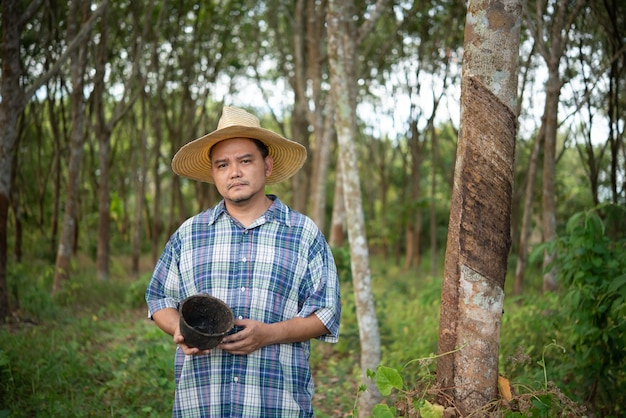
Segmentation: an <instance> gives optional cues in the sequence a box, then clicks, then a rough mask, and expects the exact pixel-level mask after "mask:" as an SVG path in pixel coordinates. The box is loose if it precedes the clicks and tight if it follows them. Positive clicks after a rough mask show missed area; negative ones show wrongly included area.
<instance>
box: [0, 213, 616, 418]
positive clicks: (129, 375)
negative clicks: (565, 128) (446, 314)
mask: <svg viewBox="0 0 626 418" xmlns="http://www.w3.org/2000/svg"><path fill="white" fill-rule="evenodd" d="M594 216H595V215H594V214H593V213H587V214H585V215H584V216H583V215H579V217H577V218H576V219H574V220H573V221H571V224H570V226H569V227H568V234H567V235H566V238H564V239H563V240H561V241H559V243H555V245H558V246H559V247H558V250H559V254H560V256H559V257H558V261H557V262H558V263H561V264H559V268H560V271H561V272H562V274H564V275H566V276H563V277H565V278H564V279H562V281H563V286H564V289H563V291H562V292H561V293H560V294H546V295H541V294H538V293H528V294H526V295H524V296H523V297H517V298H505V307H504V311H505V312H504V315H503V318H502V326H501V341H500V361H499V364H500V375H501V378H500V384H501V388H500V389H501V395H502V396H501V397H500V399H497V400H494V402H493V403H491V404H489V405H485V407H484V408H485V409H481V410H479V411H476V412H475V413H474V414H473V415H472V416H486V415H489V416H501V417H521V416H530V415H531V414H532V416H537V417H565V416H568V417H569V416H572V417H573V416H584V414H585V412H584V408H583V407H582V405H585V406H587V407H588V409H589V411H590V413H592V414H594V413H595V414H598V416H604V417H611V416H614V417H618V416H623V415H624V412H625V411H624V409H623V406H622V405H625V404H626V372H624V370H625V367H624V366H625V363H624V362H625V359H624V351H623V347H624V346H626V337H625V335H626V330H624V326H625V325H624V317H625V316H626V315H625V314H626V312H625V311H624V310H625V309H626V308H625V302H624V300H625V297H626V296H625V293H624V289H625V285H624V283H626V278H624V271H626V257H625V256H624V255H625V254H626V249H625V247H624V244H623V242H615V241H611V240H605V239H604V238H602V237H604V234H603V230H602V227H601V222H600V223H598V220H597V219H596V218H595V217H594ZM341 254H343V253H339V257H338V259H339V264H340V265H339V270H340V271H342V277H343V279H342V283H341V285H342V290H343V293H342V302H343V315H342V323H341V330H340V341H339V343H337V344H326V343H320V342H317V341H314V342H313V345H312V348H313V349H312V353H311V366H312V369H313V374H314V380H315V383H316V392H315V396H314V406H315V408H316V416H317V417H321V418H324V417H349V416H353V415H354V416H355V415H356V413H357V412H358V411H356V409H355V405H356V404H357V402H356V401H357V399H358V397H359V396H360V391H361V390H363V387H364V385H363V383H364V382H363V381H362V378H361V370H360V368H359V333H358V328H357V321H356V309H355V302H354V298H353V293H352V285H351V281H350V280H349V277H348V278H347V277H346V276H348V275H349V260H347V259H346V257H343V256H342V255H341ZM344 255H345V254H344ZM424 259H425V260H427V258H426V257H424ZM346 263H347V264H346ZM73 269H74V270H75V271H73V273H72V276H71V280H70V281H69V282H67V283H66V284H65V286H64V288H63V291H62V292H60V293H59V294H57V295H55V296H54V297H53V296H51V295H50V289H51V285H52V267H50V266H47V265H45V264H42V263H40V262H38V261H37V260H32V262H31V261H29V262H28V263H23V264H15V263H13V264H9V276H8V278H9V280H8V285H9V289H10V293H11V306H12V308H13V311H14V315H13V316H12V317H11V318H10V321H9V322H8V323H7V324H5V325H3V326H2V327H1V328H0V417H9V416H10V417H34V416H37V417H58V416H72V417H94V416H95V417H145V416H151V417H152V416H154V417H160V416H162V417H167V416H170V414H171V412H170V411H171V405H172V402H173V393H174V381H173V350H174V348H173V343H172V341H171V338H170V337H169V336H167V335H165V334H164V333H163V332H161V331H160V330H159V329H158V328H157V327H156V326H155V325H154V324H153V323H151V321H150V320H148V319H147V318H146V308H145V304H144V302H143V292H144V290H145V287H146V285H147V281H148V277H149V276H148V275H149V272H146V273H145V274H144V275H143V276H142V277H141V278H139V279H136V280H131V279H128V278H127V275H126V274H125V273H124V271H125V270H123V269H119V271H118V272H117V273H116V274H112V278H111V280H110V281H108V282H100V281H98V280H96V279H95V274H94V268H93V266H91V265H84V264H81V265H80V266H78V265H77V266H74V267H73ZM371 271H372V286H373V292H374V295H375V304H376V310H377V316H378V318H379V328H380V335H381V346H382V359H381V365H380V366H379V367H378V369H376V370H374V371H367V377H366V378H368V379H374V380H375V381H376V383H377V384H378V387H379V389H380V391H381V393H382V394H383V400H382V402H381V403H380V404H379V405H378V406H377V407H376V409H375V416H376V417H394V416H424V417H440V416H442V415H443V410H442V407H441V406H440V405H438V403H437V402H438V398H439V395H440V394H439V393H437V391H436V389H435V372H436V361H437V356H436V355H435V354H434V353H436V352H437V338H438V325H439V324H438V322H439V300H440V297H441V294H440V292H441V280H440V278H433V277H431V276H430V273H426V272H430V271H431V269H430V266H422V268H420V269H418V270H417V271H411V272H407V271H403V270H402V269H401V267H400V266H396V264H395V263H390V262H389V261H388V260H383V259H381V258H376V257H373V259H372V263H371ZM578 271H583V272H584V274H580V273H577V272H578ZM441 274H442V273H439V275H441ZM533 281H534V283H533ZM537 281H539V282H540V281H541V272H539V271H535V272H534V274H531V275H530V277H528V278H527V286H525V287H527V288H533V287H536V284H537ZM509 282H510V280H509ZM448 412H450V411H448Z"/></svg>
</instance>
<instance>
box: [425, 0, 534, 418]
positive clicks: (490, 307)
mask: <svg viewBox="0 0 626 418" xmlns="http://www.w3.org/2000/svg"><path fill="white" fill-rule="evenodd" d="M521 16H522V1H521V0H500V1H487V0H470V1H469V2H468V5H467V18H466V25H465V35H464V36H465V40H464V45H465V53H464V57H463V71H462V80H461V123H460V130H459V141H458V147H457V154H456V168H455V172H454V185H453V191H452V202H451V210H450V221H449V227H448V241H447V248H446V256H445V266H444V278H443V287H442V297H441V317H440V324H439V347H438V354H439V356H440V357H439V359H438V363H437V387H438V389H440V391H441V392H440V393H441V395H440V399H439V401H440V403H442V404H444V405H450V404H452V406H454V407H455V408H457V409H458V410H459V411H460V413H461V414H462V415H467V414H468V413H469V412H472V411H474V410H477V409H479V408H480V407H482V406H483V405H485V404H487V403H489V402H490V401H492V400H494V399H496V398H497V396H498V387H497V382H498V351H499V343H500V323H501V319H502V308H503V303H504V281H505V276H506V271H507V259H508V254H509V249H510V247H511V232H510V223H511V221H510V217H511V201H512V193H513V178H514V159H515V136H516V131H517V112H516V102H517V66H518V55H519V43H520V26H521Z"/></svg>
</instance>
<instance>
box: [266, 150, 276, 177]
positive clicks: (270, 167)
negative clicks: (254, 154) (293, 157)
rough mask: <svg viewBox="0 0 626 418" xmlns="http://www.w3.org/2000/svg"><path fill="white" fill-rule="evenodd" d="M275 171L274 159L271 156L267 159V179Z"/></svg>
mask: <svg viewBox="0 0 626 418" xmlns="http://www.w3.org/2000/svg"><path fill="white" fill-rule="evenodd" d="M273 169H274V159H273V158H272V156H271V155H268V156H267V157H265V177H269V176H270V174H272V170H273Z"/></svg>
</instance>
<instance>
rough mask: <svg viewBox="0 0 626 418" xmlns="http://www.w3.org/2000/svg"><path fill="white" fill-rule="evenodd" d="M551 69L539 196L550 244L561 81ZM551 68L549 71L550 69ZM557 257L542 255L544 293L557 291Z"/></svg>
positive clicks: (553, 236)
mask: <svg viewBox="0 0 626 418" xmlns="http://www.w3.org/2000/svg"><path fill="white" fill-rule="evenodd" d="M554 64H556V67H554V65H550V64H549V65H548V68H549V72H550V74H549V76H548V82H547V83H546V103H545V107H544V113H543V119H542V120H543V125H544V126H545V134H546V135H545V139H544V147H543V179H542V185H543V189H542V190H543V193H542V226H543V240H544V241H545V242H551V241H554V240H555V239H556V190H555V176H556V133H557V117H558V110H559V96H560V92H561V81H560V75H559V69H558V61H557V62H556V63H554ZM550 67H552V68H550ZM555 257H556V254H555V253H554V252H550V251H549V250H548V249H545V250H544V252H543V268H544V271H545V272H544V275H543V291H544V292H548V291H555V290H556V289H557V288H558V285H557V281H556V268H555V267H550V266H551V265H552V263H553V262H554V259H555Z"/></svg>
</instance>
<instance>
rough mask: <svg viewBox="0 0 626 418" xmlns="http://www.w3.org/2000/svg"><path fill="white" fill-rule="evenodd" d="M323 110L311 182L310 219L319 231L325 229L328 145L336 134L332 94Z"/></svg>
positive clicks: (328, 161)
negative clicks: (323, 115)
mask: <svg viewBox="0 0 626 418" xmlns="http://www.w3.org/2000/svg"><path fill="white" fill-rule="evenodd" d="M326 102H327V104H326V108H325V109H324V112H325V113H326V117H325V118H324V120H325V121H326V123H325V126H324V129H323V130H322V131H321V135H320V136H321V138H320V136H318V134H319V132H320V130H316V136H315V140H316V141H315V144H316V152H315V157H316V158H315V161H314V165H313V176H312V179H313V181H312V182H311V194H312V196H313V199H312V202H311V219H313V221H314V222H315V224H316V225H317V227H318V228H319V229H320V230H321V231H325V230H326V179H327V177H328V171H329V168H330V147H331V144H332V141H333V139H334V138H335V136H336V132H335V124H334V122H335V119H334V117H333V115H334V113H335V104H334V102H333V98H332V95H330V94H329V95H328V98H327V101H326Z"/></svg>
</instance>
